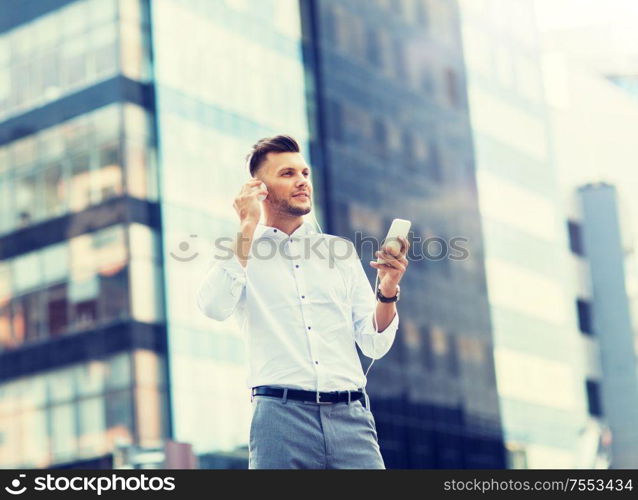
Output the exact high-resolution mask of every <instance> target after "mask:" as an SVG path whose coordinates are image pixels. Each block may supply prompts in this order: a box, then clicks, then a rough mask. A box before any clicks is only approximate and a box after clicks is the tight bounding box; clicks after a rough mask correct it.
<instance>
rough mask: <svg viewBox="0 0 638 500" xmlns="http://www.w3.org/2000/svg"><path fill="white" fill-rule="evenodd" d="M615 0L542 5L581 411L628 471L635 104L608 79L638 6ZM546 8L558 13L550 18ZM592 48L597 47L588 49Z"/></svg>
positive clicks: (627, 61) (626, 58) (619, 62)
mask: <svg viewBox="0 0 638 500" xmlns="http://www.w3.org/2000/svg"><path fill="white" fill-rule="evenodd" d="M540 3H542V1H541V2H540ZM620 4H627V3H626V2H624V0H614V1H613V2H612V3H611V4H610V5H609V6H608V7H609V9H602V10H601V11H600V16H599V17H594V16H593V15H592V13H591V12H589V13H588V12H587V11H588V10H590V8H591V6H590V7H586V6H583V9H575V10H574V11H572V12H571V15H569V16H567V17H565V16H560V15H559V12H558V10H557V11H556V12H554V10H553V9H551V8H548V9H547V10H546V11H545V12H544V17H545V19H544V20H543V19H542V18H541V19H540V24H541V27H542V28H543V34H542V38H543V47H544V50H543V51H544V57H543V76H544V84H545V85H544V86H545V90H546V98H547V102H548V104H549V106H550V122H551V131H552V139H551V141H552V145H553V151H554V162H555V165H556V170H557V174H558V176H559V180H560V190H561V196H562V198H563V205H564V206H566V207H569V208H568V209H567V212H568V213H570V220H569V222H568V228H569V236H570V248H571V251H572V258H573V259H574V261H575V263H576V264H577V265H576V266H575V267H573V269H578V273H577V276H578V278H577V280H576V281H575V282H574V283H578V287H579V290H580V291H579V292H578V293H577V294H576V295H575V299H576V301H577V309H578V319H579V329H580V330H581V332H582V335H581V337H582V339H583V342H584V344H585V346H586V349H585V361H586V365H587V366H588V367H589V368H588V371H587V374H586V384H587V396H588V407H589V411H590V414H591V413H592V412H594V413H597V414H598V415H602V416H598V417H596V418H597V419H602V420H603V421H604V422H605V424H606V425H607V426H609V429H610V430H611V444H612V445H611V457H610V461H611V463H610V466H611V467H614V468H632V467H636V456H635V453H636V451H635V450H636V448H637V445H636V435H635V432H634V430H633V427H635V426H629V425H628V423H627V419H629V420H630V421H634V422H635V419H636V414H635V411H636V409H635V408H636V406H635V397H636V396H635V384H636V378H637V375H636V363H635V350H636V348H635V347H632V346H631V344H630V343H628V338H629V339H631V338H632V337H633V338H635V335H636V333H635V332H636V330H635V326H634V322H635V317H636V316H635V314H636V311H635V296H636V271H635V269H636V263H635V252H634V250H633V246H634V244H635V243H634V242H635V237H636V234H638V233H637V229H638V228H637V226H636V223H637V222H638V219H637V218H636V213H638V212H637V210H638V199H636V196H635V194H634V193H635V191H636V189H638V170H636V168H635V163H636V158H638V142H636V140H635V133H634V131H635V129H636V127H638V102H637V101H636V99H635V96H634V95H632V94H631V92H627V90H628V89H626V88H621V87H619V85H617V82H616V83H615V82H612V81H610V79H609V75H610V74H612V73H613V72H617V73H618V74H621V73H623V74H630V73H631V71H630V68H631V61H632V60H634V61H635V58H632V56H631V54H632V51H633V52H634V53H635V44H626V45H623V44H621V43H619V42H620V40H621V39H622V38H623V37H625V38H626V36H632V37H634V36H635V33H630V31H629V30H627V29H624V28H623V27H626V26H628V24H630V23H631V22H632V19H633V20H634V22H635V19H638V11H636V9H635V6H634V7H632V8H633V14H632V8H630V6H629V5H628V4H627V5H626V7H627V8H626V9H624V10H623V12H624V16H619V15H618V11H617V7H618V6H619V5H620ZM547 7H549V5H548V6H547ZM552 13H554V14H555V15H556V17H555V18H553V19H551V22H550V21H548V19H550V18H551V16H550V14H552ZM541 14H543V12H541ZM614 16H615V17H614ZM612 18H613V19H616V21H617V25H618V27H619V30H618V32H617V33H615V34H613V33H612V32H611V31H610V29H611V22H612V21H611V19H612ZM622 33H624V35H622ZM619 34H621V35H622V36H620V37H619V36H618V35H619ZM596 41H597V42H599V43H597V42H596ZM593 45H596V47H595V50H592V51H591V52H590V53H588V50H587V49H588V48H593ZM604 54H607V56H606V57H605V56H604ZM634 67H635V64H634ZM582 186H584V187H582ZM575 193H577V195H575ZM586 207H587V208H588V210H585V208H586ZM596 212H599V213H596ZM603 217H604V223H601V221H602V220H603ZM588 245H589V247H590V248H588ZM593 252H595V253H593ZM603 257H604V258H603ZM603 290H605V292H603ZM599 309H601V310H600V312H598V310H599ZM623 342H624V344H623ZM630 342H631V341H630ZM633 342H634V345H638V344H635V340H634V341H633ZM623 349H624V351H623ZM615 356H618V358H617V359H616V358H615ZM632 356H633V358H634V361H633V362H632V361H631V358H632ZM613 359H616V362H614V361H612V360H613ZM620 361H622V362H620ZM596 365H597V368H596V369H594V370H592V369H591V368H592V367H594V366H596ZM612 381H613V382H612ZM603 435H604V433H603Z"/></svg>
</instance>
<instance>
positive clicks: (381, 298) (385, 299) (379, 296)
mask: <svg viewBox="0 0 638 500" xmlns="http://www.w3.org/2000/svg"><path fill="white" fill-rule="evenodd" d="M400 294H401V288H400V287H399V285H397V294H396V295H395V296H394V297H384V295H383V294H382V293H381V289H380V288H377V300H378V301H379V302H383V303H384V304H388V303H390V302H399V295H400Z"/></svg>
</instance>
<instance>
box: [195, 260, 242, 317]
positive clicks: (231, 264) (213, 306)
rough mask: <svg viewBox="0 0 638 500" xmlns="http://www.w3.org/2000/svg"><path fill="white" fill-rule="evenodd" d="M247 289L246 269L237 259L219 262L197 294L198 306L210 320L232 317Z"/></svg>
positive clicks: (212, 268) (211, 269)
mask: <svg viewBox="0 0 638 500" xmlns="http://www.w3.org/2000/svg"><path fill="white" fill-rule="evenodd" d="M245 288H246V269H245V268H244V267H243V266H242V265H241V264H240V263H239V260H237V257H236V256H235V255H233V257H232V258H230V259H226V260H217V261H215V262H214V263H213V264H212V266H211V267H210V268H209V270H208V272H207V273H206V276H205V277H204V280H203V281H202V283H201V284H200V287H199V290H198V292H197V306H198V307H199V309H200V311H202V312H203V313H204V314H205V315H206V316H208V317H209V318H213V319H216V320H217V321H223V320H225V319H227V318H228V317H230V316H231V315H232V314H233V312H235V309H236V308H237V304H238V303H239V301H240V299H241V298H242V296H245V294H243V292H244V290H245Z"/></svg>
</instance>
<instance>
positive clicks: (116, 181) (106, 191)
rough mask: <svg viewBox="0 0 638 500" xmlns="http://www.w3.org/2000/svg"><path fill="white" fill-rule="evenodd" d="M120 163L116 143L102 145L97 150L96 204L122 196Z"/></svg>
mask: <svg viewBox="0 0 638 500" xmlns="http://www.w3.org/2000/svg"><path fill="white" fill-rule="evenodd" d="M121 165H122V163H121V161H120V146H119V144H118V143H117V142H115V143H111V144H104V145H102V146H101V147H100V150H99V168H98V171H97V173H96V185H97V197H96V198H97V202H98V203H99V202H102V201H105V200H108V199H109V198H112V197H114V196H119V195H121V194H122V167H121Z"/></svg>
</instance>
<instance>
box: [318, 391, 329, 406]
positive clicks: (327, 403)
mask: <svg viewBox="0 0 638 500" xmlns="http://www.w3.org/2000/svg"><path fill="white" fill-rule="evenodd" d="M315 394H316V396H315V401H316V403H317V404H318V405H331V404H332V401H320V399H321V393H320V392H319V391H317V392H316V393H315Z"/></svg>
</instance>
